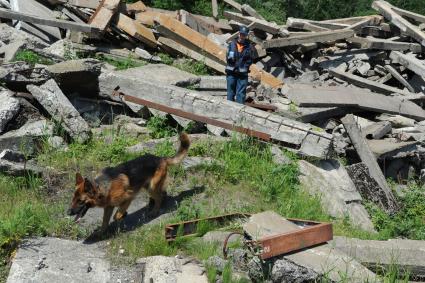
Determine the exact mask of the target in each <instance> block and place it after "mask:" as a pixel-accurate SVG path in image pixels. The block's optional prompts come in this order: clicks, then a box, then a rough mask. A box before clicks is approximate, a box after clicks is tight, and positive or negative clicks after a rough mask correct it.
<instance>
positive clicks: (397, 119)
mask: <svg viewBox="0 0 425 283" xmlns="http://www.w3.org/2000/svg"><path fill="white" fill-rule="evenodd" d="M376 120H378V121H388V122H390V123H391V126H392V127H393V128H396V129H397V128H404V127H414V126H415V120H413V119H410V118H406V117H403V116H401V115H392V114H388V113H383V114H381V115H379V116H377V117H376Z"/></svg>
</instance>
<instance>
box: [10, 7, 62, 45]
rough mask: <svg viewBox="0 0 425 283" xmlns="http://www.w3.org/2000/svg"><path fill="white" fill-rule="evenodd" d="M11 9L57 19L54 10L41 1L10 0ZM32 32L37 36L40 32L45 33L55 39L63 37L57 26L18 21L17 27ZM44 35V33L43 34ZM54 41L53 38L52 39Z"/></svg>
mask: <svg viewBox="0 0 425 283" xmlns="http://www.w3.org/2000/svg"><path fill="white" fill-rule="evenodd" d="M10 6H11V10H12V11H15V12H20V13H25V14H30V15H34V16H39V17H42V18H46V19H55V17H54V15H53V12H52V11H51V10H50V9H49V8H47V7H46V6H44V5H42V4H41V3H39V2H37V1H35V0H24V1H23V0H11V1H10ZM21 26H22V28H23V29H24V30H26V31H28V32H30V33H33V34H34V35H35V36H40V35H41V34H40V33H45V34H47V35H48V37H53V38H55V39H61V33H60V30H59V28H57V27H49V26H45V25H38V24H37V25H31V24H28V23H20V22H19V23H18V24H17V28H18V29H20V27H21ZM41 36H42V35H41ZM52 41H53V40H52Z"/></svg>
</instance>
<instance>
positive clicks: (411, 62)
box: [390, 51, 425, 77]
mask: <svg viewBox="0 0 425 283" xmlns="http://www.w3.org/2000/svg"><path fill="white" fill-rule="evenodd" d="M390 58H391V60H392V62H393V63H398V64H400V65H403V66H404V67H406V68H407V69H409V70H411V71H412V72H414V73H415V74H417V75H418V76H421V77H425V64H424V61H421V60H419V59H417V58H416V57H414V56H413V55H406V54H403V53H401V52H398V51H392V52H391V53H390Z"/></svg>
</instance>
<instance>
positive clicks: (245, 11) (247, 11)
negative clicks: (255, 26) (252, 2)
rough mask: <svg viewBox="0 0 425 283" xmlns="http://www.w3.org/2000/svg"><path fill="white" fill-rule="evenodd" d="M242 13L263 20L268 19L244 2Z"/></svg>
mask: <svg viewBox="0 0 425 283" xmlns="http://www.w3.org/2000/svg"><path fill="white" fill-rule="evenodd" d="M242 13H243V14H246V15H248V16H251V17H254V18H256V19H259V20H263V21H265V20H266V19H264V18H263V16H261V15H260V14H259V13H258V12H257V11H256V10H255V9H254V8H252V7H251V6H249V5H248V4H243V5H242Z"/></svg>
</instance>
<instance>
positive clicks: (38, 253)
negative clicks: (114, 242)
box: [6, 238, 111, 283]
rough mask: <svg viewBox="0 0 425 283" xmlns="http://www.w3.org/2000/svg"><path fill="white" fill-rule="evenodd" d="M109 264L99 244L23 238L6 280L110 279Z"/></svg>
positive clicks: (97, 282)
mask: <svg viewBox="0 0 425 283" xmlns="http://www.w3.org/2000/svg"><path fill="white" fill-rule="evenodd" d="M109 269H110V264H109V262H108V261H107V260H106V252H104V251H103V249H101V248H100V247H99V245H97V244H90V245H85V244H83V243H82V242H77V241H70V240H63V239H58V238H35V239H28V240H25V241H23V243H22V244H21V245H20V247H19V249H18V252H17V253H16V256H15V258H14V259H13V262H12V267H11V268H10V273H9V277H8V279H7V281H6V282H7V283H18V282H40V283H47V282H64V281H68V282H93V283H104V282H109V280H110V279H111V274H110V272H109Z"/></svg>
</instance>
